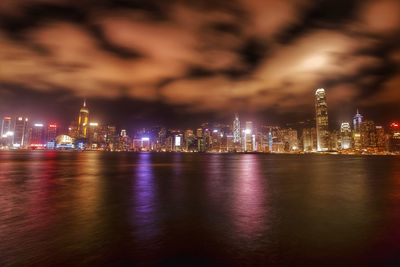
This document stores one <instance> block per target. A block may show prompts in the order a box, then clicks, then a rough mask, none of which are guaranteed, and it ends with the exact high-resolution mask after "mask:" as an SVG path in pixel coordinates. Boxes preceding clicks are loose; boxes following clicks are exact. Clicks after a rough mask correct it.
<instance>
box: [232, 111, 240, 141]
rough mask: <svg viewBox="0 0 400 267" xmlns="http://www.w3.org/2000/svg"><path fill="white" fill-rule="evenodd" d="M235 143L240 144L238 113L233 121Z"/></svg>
mask: <svg viewBox="0 0 400 267" xmlns="http://www.w3.org/2000/svg"><path fill="white" fill-rule="evenodd" d="M233 142H234V143H240V120H239V115H238V114H237V113H236V114H235V119H234V120H233Z"/></svg>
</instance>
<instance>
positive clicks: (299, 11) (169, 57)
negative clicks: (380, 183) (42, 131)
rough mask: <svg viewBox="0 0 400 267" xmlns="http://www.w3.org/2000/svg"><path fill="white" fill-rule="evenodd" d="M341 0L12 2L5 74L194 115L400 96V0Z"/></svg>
mask: <svg viewBox="0 0 400 267" xmlns="http://www.w3.org/2000/svg"><path fill="white" fill-rule="evenodd" d="M339 2H340V1H339ZM339 2H338V3H336V4H335V3H330V5H334V7H335V8H337V10H336V9H332V10H331V12H329V14H327V13H326V9H327V8H328V9H329V7H330V6H328V7H326V6H319V5H318V4H316V3H314V2H313V1H306V0H298V1H297V0H292V1H274V0H271V1H270V0H268V1H258V0H250V1H237V2H232V3H231V2H229V3H228V2H225V3H224V2H218V3H206V2H198V3H196V2H193V3H186V4H184V3H181V2H179V1H172V2H171V3H169V4H168V5H166V4H162V3H159V2H156V1H149V2H148V3H147V4H143V5H139V4H138V5H126V6H123V5H121V6H118V5H115V4H114V3H112V1H106V0H101V1H99V2H98V4H97V5H96V6H89V5H87V4H84V3H82V4H71V3H69V2H68V1H61V0H60V1H56V2H53V1H46V0H36V1H23V0H18V1H9V0H7V1H2V2H1V5H0V7H1V8H0V17H2V18H1V19H0V60H1V66H0V82H1V83H3V84H15V85H22V86H24V87H26V88H29V89H31V90H37V91H41V92H44V93H45V92H50V91H52V90H57V88H62V89H63V90H68V91H69V92H71V93H72V94H73V95H74V96H77V97H83V96H93V97H101V98H111V99H113V98H118V97H128V98H131V99H134V100H139V101H146V102H148V103H153V102H154V103H163V104H165V105H170V106H179V107H181V106H184V107H185V108H186V110H189V111H196V112H197V111H212V112H226V111H229V112H230V111H232V110H233V109H238V110H240V109H249V110H254V111H257V110H263V109H266V108H279V109H284V110H285V109H296V108H299V107H304V106H306V105H310V103H311V102H312V97H310V96H312V95H313V91H314V90H315V89H316V88H318V87H323V86H326V85H328V86H330V87H331V88H326V89H327V91H328V94H334V96H331V97H330V99H331V101H332V102H333V103H334V105H339V103H340V101H341V99H343V101H344V102H346V103H349V102H351V100H355V99H360V101H364V102H363V103H367V102H368V104H371V103H372V102H371V101H372V97H375V98H374V99H377V100H379V102H380V103H386V102H387V103H391V102H393V99H397V98H396V94H397V92H396V90H397V89H398V79H399V77H400V71H398V65H399V56H398V55H399V52H398V48H397V47H398V45H396V44H398V40H399V39H398V37H397V36H399V35H398V34H399V30H400V12H398V11H399V8H400V3H399V2H398V1H395V0H382V1H362V3H356V1H354V3H353V1H350V2H351V4H352V10H351V12H349V11H348V10H347V9H346V7H345V6H343V5H344V4H343V3H341V2H340V3H339ZM35 8H37V9H35ZM32 10H36V11H35V12H36V13H35V12H32ZM63 10H65V12H64V11H63ZM324 12H325V13H324ZM346 12H347V13H346ZM30 22H32V23H30ZM396 34H397V35H396ZM382 47H384V48H385V50H384V49H382ZM2 90H7V89H6V88H5V89H2ZM366 93H368V94H367V96H365V97H364V94H365V95H366Z"/></svg>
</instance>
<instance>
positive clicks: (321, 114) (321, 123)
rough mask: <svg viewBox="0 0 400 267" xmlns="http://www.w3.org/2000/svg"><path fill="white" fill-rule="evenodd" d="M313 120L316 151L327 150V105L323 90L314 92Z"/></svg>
mask: <svg viewBox="0 0 400 267" xmlns="http://www.w3.org/2000/svg"><path fill="white" fill-rule="evenodd" d="M315 115H316V116H315V120H316V126H317V150H318V151H327V150H329V129H328V105H327V103H326V94H325V89H323V88H319V89H317V91H315Z"/></svg>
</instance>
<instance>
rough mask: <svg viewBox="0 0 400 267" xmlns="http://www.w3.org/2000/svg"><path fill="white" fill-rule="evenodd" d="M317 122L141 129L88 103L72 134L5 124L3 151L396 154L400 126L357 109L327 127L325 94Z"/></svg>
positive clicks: (320, 95) (319, 96)
mask: <svg viewBox="0 0 400 267" xmlns="http://www.w3.org/2000/svg"><path fill="white" fill-rule="evenodd" d="M314 101H315V119H314V120H310V121H307V122H304V121H301V122H298V123H297V124H292V125H291V126H288V124H286V126H281V125H282V124H281V125H268V124H265V123H260V122H258V123H257V122H256V123H255V122H254V121H253V120H244V121H242V122H241V120H240V116H239V114H238V113H235V114H234V119H233V120H232V121H231V123H215V122H214V123H213V122H203V123H202V124H201V125H197V127H195V128H168V127H165V126H163V125H158V126H153V127H148V128H140V129H136V130H134V131H130V130H127V128H126V127H123V128H117V127H116V126H115V125H112V124H111V125H110V124H106V123H103V122H98V121H96V120H95V119H93V118H91V114H92V112H90V109H89V106H88V105H87V101H86V98H85V99H84V100H83V102H82V105H81V107H80V109H79V112H78V115H77V117H76V118H75V119H72V121H71V123H70V124H69V126H68V130H64V129H63V128H62V127H61V125H59V124H57V123H54V122H50V123H48V124H46V123H43V122H35V121H33V122H30V121H29V118H28V117H22V116H20V117H17V118H16V119H15V120H14V121H13V120H12V118H11V117H10V116H6V117H4V118H3V121H2V125H1V138H0V141H1V143H0V145H1V146H0V148H1V149H52V150H53V149H78V150H107V151H155V152H260V153H283V152H286V153H299V152H306V153H308V152H340V153H346V154H348V153H351V154H352V153H368V154H377V153H378V154H382V153H389V152H390V153H398V152H400V123H399V122H398V121H394V122H391V124H390V125H389V126H382V125H380V124H376V122H374V121H373V120H370V119H369V118H368V117H366V118H365V119H364V116H363V115H362V114H360V112H359V110H358V109H357V111H356V114H355V115H354V117H353V120H352V124H351V120H349V121H342V122H341V123H340V127H329V115H328V114H329V108H328V101H327V94H326V90H325V89H324V88H318V89H317V90H315V99H314Z"/></svg>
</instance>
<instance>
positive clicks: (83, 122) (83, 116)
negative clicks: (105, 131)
mask: <svg viewBox="0 0 400 267" xmlns="http://www.w3.org/2000/svg"><path fill="white" fill-rule="evenodd" d="M88 126H89V109H88V107H87V106H86V100H84V101H83V105H82V107H81V109H80V110H79V116H78V137H79V138H84V139H85V138H87V137H88Z"/></svg>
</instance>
